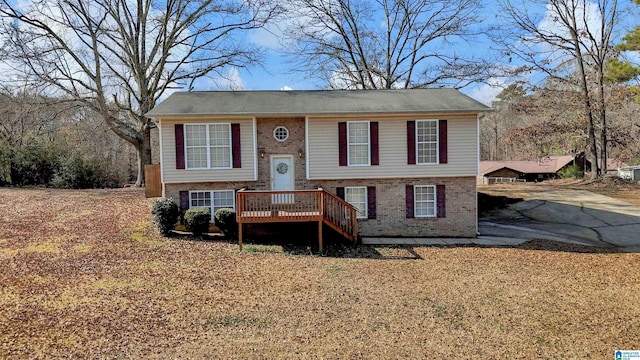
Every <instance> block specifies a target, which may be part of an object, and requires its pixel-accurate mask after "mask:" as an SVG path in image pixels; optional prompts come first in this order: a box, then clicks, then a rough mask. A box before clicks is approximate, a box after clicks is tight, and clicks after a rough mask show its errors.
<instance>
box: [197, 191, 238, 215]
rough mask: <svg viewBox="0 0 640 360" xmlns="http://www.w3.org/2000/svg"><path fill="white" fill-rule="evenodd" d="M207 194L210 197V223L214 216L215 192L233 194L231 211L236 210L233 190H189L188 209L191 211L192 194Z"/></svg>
mask: <svg viewBox="0 0 640 360" xmlns="http://www.w3.org/2000/svg"><path fill="white" fill-rule="evenodd" d="M207 192H208V193H209V196H210V197H211V206H209V213H210V214H211V222H213V216H214V215H215V213H214V211H213V208H214V205H215V204H214V200H213V199H214V196H213V194H214V193H217V192H233V197H232V199H233V207H232V209H233V211H235V210H236V191H235V190H233V189H221V190H191V191H189V209H191V194H193V193H207Z"/></svg>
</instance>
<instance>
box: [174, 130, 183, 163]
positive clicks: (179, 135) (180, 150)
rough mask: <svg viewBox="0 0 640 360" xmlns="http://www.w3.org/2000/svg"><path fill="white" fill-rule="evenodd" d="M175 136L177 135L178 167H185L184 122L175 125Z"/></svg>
mask: <svg viewBox="0 0 640 360" xmlns="http://www.w3.org/2000/svg"><path fill="white" fill-rule="evenodd" d="M175 136H176V169H184V168H185V161H184V125H183V124H176V125H175Z"/></svg>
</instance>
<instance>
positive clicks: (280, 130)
mask: <svg viewBox="0 0 640 360" xmlns="http://www.w3.org/2000/svg"><path fill="white" fill-rule="evenodd" d="M273 137H274V138H275V139H276V141H279V142H283V141H285V140H287V139H288V138H289V129H287V128H286V127H284V126H277V127H276V128H275V129H274V130H273Z"/></svg>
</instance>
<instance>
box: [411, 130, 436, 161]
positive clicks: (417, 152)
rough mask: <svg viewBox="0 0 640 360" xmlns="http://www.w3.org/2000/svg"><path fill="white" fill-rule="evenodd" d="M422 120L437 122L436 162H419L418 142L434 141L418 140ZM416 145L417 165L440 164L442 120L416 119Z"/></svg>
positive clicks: (428, 142)
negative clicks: (419, 125) (419, 124)
mask: <svg viewBox="0 0 640 360" xmlns="http://www.w3.org/2000/svg"><path fill="white" fill-rule="evenodd" d="M421 122H435V123H436V141H435V143H436V161H435V162H419V161H418V159H419V158H420V157H419V156H418V153H419V149H418V144H430V143H432V141H423V142H418V123H421ZM414 136H415V142H416V144H415V147H416V165H438V164H440V120H438V119H420V120H416V128H415V135H414Z"/></svg>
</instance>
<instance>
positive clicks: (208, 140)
mask: <svg viewBox="0 0 640 360" xmlns="http://www.w3.org/2000/svg"><path fill="white" fill-rule="evenodd" d="M193 125H196V126H198V125H205V126H206V128H207V130H206V135H207V145H204V146H205V147H206V148H207V166H206V167H189V160H188V153H187V148H188V147H187V127H188V126H193ZM209 125H227V126H228V127H229V166H224V167H212V166H211V148H213V147H223V146H212V145H211V139H210V133H209ZM183 143H184V165H185V166H184V167H185V169H186V170H229V169H233V134H232V133H231V123H227V122H220V123H219V122H212V123H185V124H184V140H183ZM199 147H202V146H199Z"/></svg>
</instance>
